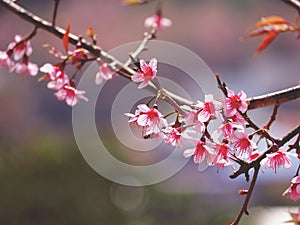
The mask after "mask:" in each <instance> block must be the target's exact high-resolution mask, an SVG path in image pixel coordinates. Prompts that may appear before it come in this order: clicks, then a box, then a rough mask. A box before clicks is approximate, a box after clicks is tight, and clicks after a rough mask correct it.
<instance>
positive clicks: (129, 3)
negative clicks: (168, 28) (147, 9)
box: [123, 0, 154, 5]
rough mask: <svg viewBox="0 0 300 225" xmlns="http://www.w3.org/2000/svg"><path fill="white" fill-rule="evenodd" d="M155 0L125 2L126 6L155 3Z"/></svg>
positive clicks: (129, 0) (126, 0) (124, 0)
mask: <svg viewBox="0 0 300 225" xmlns="http://www.w3.org/2000/svg"><path fill="white" fill-rule="evenodd" d="M153 1H154V0H123V4H124V5H140V4H145V3H149V2H153Z"/></svg>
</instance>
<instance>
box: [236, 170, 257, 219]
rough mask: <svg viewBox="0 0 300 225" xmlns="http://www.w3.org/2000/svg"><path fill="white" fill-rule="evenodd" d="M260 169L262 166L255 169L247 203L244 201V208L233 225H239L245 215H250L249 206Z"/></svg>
mask: <svg viewBox="0 0 300 225" xmlns="http://www.w3.org/2000/svg"><path fill="white" fill-rule="evenodd" d="M259 169H260V165H257V166H256V167H254V174H253V178H252V181H251V184H250V187H249V190H248V192H247V196H246V198H245V201H244V203H243V205H242V208H241V210H240V212H239V214H238V215H237V217H236V218H235V220H234V221H233V222H232V223H231V225H237V224H239V222H240V220H241V218H242V216H243V215H244V214H245V215H249V212H248V204H249V202H250V199H251V196H252V193H253V190H254V187H255V184H256V181H257V177H258V173H259Z"/></svg>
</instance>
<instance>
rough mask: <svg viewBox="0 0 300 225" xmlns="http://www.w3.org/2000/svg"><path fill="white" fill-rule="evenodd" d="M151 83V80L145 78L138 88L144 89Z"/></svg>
mask: <svg viewBox="0 0 300 225" xmlns="http://www.w3.org/2000/svg"><path fill="white" fill-rule="evenodd" d="M148 84H149V80H144V81H143V82H142V83H141V84H140V85H139V86H138V89H142V88H144V87H146V86H148Z"/></svg>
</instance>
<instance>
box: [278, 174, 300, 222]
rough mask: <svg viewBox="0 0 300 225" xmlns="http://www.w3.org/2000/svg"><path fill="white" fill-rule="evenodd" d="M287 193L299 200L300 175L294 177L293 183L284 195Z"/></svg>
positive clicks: (293, 198) (294, 199)
mask: <svg viewBox="0 0 300 225" xmlns="http://www.w3.org/2000/svg"><path fill="white" fill-rule="evenodd" d="M287 194H288V195H289V196H290V199H291V200H293V201H297V200H298V199H299V198H300V176H296V177H294V178H293V179H292V181H291V185H290V186H289V188H288V189H286V190H285V191H284V192H283V193H282V196H285V195H287ZM299 219H300V217H299Z"/></svg>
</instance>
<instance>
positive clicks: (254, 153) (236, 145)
mask: <svg viewBox="0 0 300 225" xmlns="http://www.w3.org/2000/svg"><path fill="white" fill-rule="evenodd" d="M156 73H157V60H156V59H152V60H151V61H150V62H149V64H147V63H146V62H145V61H143V60H141V61H140V70H139V72H138V73H137V74H136V75H133V76H132V80H133V81H134V82H142V83H141V84H140V85H139V88H143V87H145V86H147V85H148V84H149V82H150V81H152V80H153V79H155V77H156ZM226 93H227V95H226V97H225V98H224V99H220V100H217V99H214V98H213V95H211V94H208V95H205V101H204V102H201V101H197V103H196V104H194V105H192V106H181V108H182V110H183V111H184V112H185V113H184V115H182V114H179V113H178V112H177V119H176V122H175V123H174V122H173V123H172V122H168V121H167V118H166V117H168V116H163V113H162V112H160V111H159V110H158V106H157V104H156V103H154V105H153V106H152V107H150V106H149V105H145V104H141V105H138V106H137V110H136V111H135V113H134V114H131V113H127V114H126V115H127V116H128V117H129V118H130V119H129V123H131V124H133V125H135V126H138V127H140V128H141V129H142V132H143V135H144V137H162V138H163V139H164V142H165V143H166V144H169V145H172V146H175V147H179V148H184V143H185V142H186V141H187V142H189V143H190V144H192V146H193V147H191V148H187V149H185V150H183V155H184V157H193V160H194V162H195V163H197V164H199V163H202V162H205V163H207V165H209V166H217V167H218V168H223V167H226V166H231V167H234V164H233V161H235V160H236V159H241V160H244V161H245V162H251V161H253V160H255V159H257V158H258V157H259V156H261V155H262V152H259V150H258V147H257V144H256V143H255V142H254V140H253V137H254V135H255V133H254V134H249V129H248V128H247V125H248V124H247V122H246V120H245V119H244V117H243V115H244V113H245V112H246V111H247V109H248V104H249V103H248V102H247V96H246V94H245V92H244V91H240V92H239V93H237V94H236V93H235V92H234V91H233V90H230V89H228V88H226ZM175 113H176V112H175ZM212 120H219V121H221V125H220V126H219V127H218V128H217V129H216V130H215V131H213V132H212V133H211V134H210V133H209V132H208V125H209V123H210V121H212ZM291 155H292V154H290V153H289V152H286V151H284V150H282V149H279V148H278V147H277V148H276V145H275V144H274V143H273V148H272V152H270V153H269V154H266V157H265V158H264V159H263V160H261V161H260V163H261V165H262V166H264V167H266V168H271V169H273V170H274V171H275V172H276V170H277V168H279V167H285V168H289V167H290V166H291V159H290V156H291Z"/></svg>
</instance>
